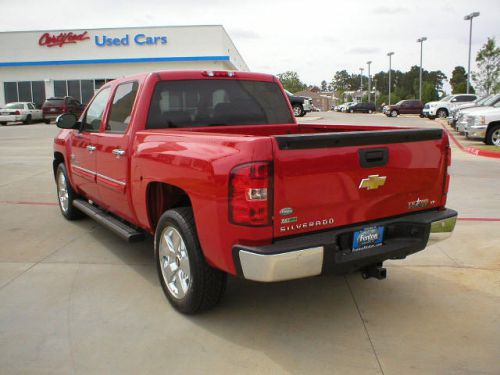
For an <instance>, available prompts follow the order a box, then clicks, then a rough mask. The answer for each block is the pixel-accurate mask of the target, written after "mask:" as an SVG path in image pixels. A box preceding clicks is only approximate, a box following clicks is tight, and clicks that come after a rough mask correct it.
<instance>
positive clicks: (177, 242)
mask: <svg viewBox="0 0 500 375" xmlns="http://www.w3.org/2000/svg"><path fill="white" fill-rule="evenodd" d="M57 126H58V127H60V128H62V129H63V130H62V131H61V132H60V133H59V134H58V135H57V137H56V138H55V143H54V162H53V168H54V175H55V180H56V185H57V194H58V198H59V205H60V209H61V212H62V214H63V215H64V216H65V217H66V218H67V219H69V220H73V219H76V218H79V217H81V216H83V215H88V216H90V217H92V218H93V219H94V220H96V221H98V222H100V223H102V224H103V225H105V226H107V227H108V228H110V229H111V230H113V231H114V232H115V233H116V234H118V235H120V236H122V237H123V238H125V239H127V240H129V241H137V240H141V239H144V238H145V236H146V235H147V234H150V235H153V236H154V251H155V259H156V263H157V270H158V275H159V279H160V282H161V285H162V288H163V290H164V292H165V295H166V297H167V298H168V300H169V301H170V303H171V304H172V305H173V306H174V307H175V308H176V309H177V310H179V311H181V312H183V313H196V312H200V311H202V310H206V309H208V308H210V307H212V306H214V305H215V304H217V303H218V301H219V300H220V298H221V296H222V294H223V292H224V288H225V283H226V276H227V274H231V275H237V276H240V277H242V278H245V279H249V280H256V281H261V282H273V281H281V280H289V279H296V278H302V277H307V276H315V275H320V274H323V273H328V272H330V273H337V274H340V273H346V272H353V271H361V273H362V275H363V277H365V278H368V277H376V278H378V279H382V278H385V275H386V270H385V269H384V268H383V267H382V262H383V261H385V260H387V259H402V258H405V257H406V256H407V255H410V254H412V253H415V252H417V251H420V250H423V249H424V248H425V247H426V245H428V244H429V243H430V242H432V241H436V240H440V239H442V238H444V237H446V236H448V235H450V234H451V232H452V231H453V228H454V225H455V221H456V217H457V213H456V212H455V211H453V210H451V209H447V208H445V204H446V196H447V191H448V185H449V175H448V166H449V165H450V162H451V153H450V147H449V143H448V138H447V136H446V135H445V134H443V131H442V130H441V129H411V128H397V127H382V126H376V127H374V126H351V125H301V124H297V123H296V121H295V118H294V116H293V112H292V108H291V106H290V103H289V101H288V100H287V97H286V94H285V92H284V91H283V88H282V86H281V84H280V82H279V81H278V80H277V79H276V78H275V77H274V76H272V75H266V74H257V73H246V72H227V71H163V72H154V73H148V74H142V75H137V76H132V77H127V78H122V79H117V80H115V81H112V82H108V83H107V84H106V85H104V86H103V87H102V88H101V89H100V90H99V92H97V93H96V95H95V96H94V98H93V99H92V101H91V102H90V103H89V104H88V106H87V108H86V109H85V111H84V112H83V114H82V115H81V117H80V119H79V120H78V119H77V118H76V117H75V116H74V115H72V114H63V115H61V116H60V117H59V118H58V119H57Z"/></svg>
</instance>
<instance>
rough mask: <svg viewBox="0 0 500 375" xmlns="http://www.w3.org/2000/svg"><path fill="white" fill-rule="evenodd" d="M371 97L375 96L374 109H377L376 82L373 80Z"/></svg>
mask: <svg viewBox="0 0 500 375" xmlns="http://www.w3.org/2000/svg"><path fill="white" fill-rule="evenodd" d="M373 84H374V86H373V95H374V96H375V108H377V80H376V79H374V80H373Z"/></svg>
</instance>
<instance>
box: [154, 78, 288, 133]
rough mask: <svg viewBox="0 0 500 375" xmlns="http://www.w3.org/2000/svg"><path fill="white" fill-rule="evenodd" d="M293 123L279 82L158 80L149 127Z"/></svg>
mask: <svg viewBox="0 0 500 375" xmlns="http://www.w3.org/2000/svg"><path fill="white" fill-rule="evenodd" d="M293 123H294V120H293V117H292V114H291V112H290V109H289V107H288V100H287V99H286V97H285V96H284V95H283V93H282V91H281V90H280V87H279V86H278V85H277V84H276V83H274V82H261V81H245V80H219V79H213V80H212V79H210V80H181V81H161V82H158V83H157V84H156V87H155V91H154V93H153V96H152V99H151V106H150V108H149V116H148V122H147V125H146V128H147V129H163V128H191V127H201V126H211V125H213V126H217V125H257V124H259V125H268V124H293Z"/></svg>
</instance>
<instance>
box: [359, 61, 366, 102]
mask: <svg viewBox="0 0 500 375" xmlns="http://www.w3.org/2000/svg"><path fill="white" fill-rule="evenodd" d="M363 70H365V69H364V68H359V71H360V72H361V74H360V75H359V78H360V80H361V82H360V87H359V91H360V92H361V103H363Z"/></svg>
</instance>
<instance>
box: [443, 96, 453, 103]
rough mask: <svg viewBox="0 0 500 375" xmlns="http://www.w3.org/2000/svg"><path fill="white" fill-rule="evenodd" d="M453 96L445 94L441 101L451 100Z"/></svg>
mask: <svg viewBox="0 0 500 375" xmlns="http://www.w3.org/2000/svg"><path fill="white" fill-rule="evenodd" d="M452 97H453V95H448V96H445V97H444V98H443V99H441V100H440V102H449V101H450V99H451V98H452Z"/></svg>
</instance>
